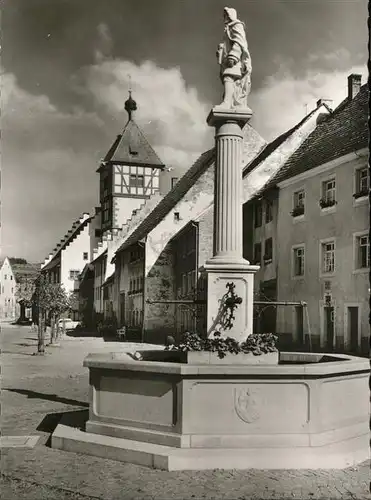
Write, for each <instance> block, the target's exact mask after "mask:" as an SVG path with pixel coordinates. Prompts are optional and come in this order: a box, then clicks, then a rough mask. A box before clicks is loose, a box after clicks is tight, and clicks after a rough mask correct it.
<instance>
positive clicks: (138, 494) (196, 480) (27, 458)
mask: <svg viewBox="0 0 371 500" xmlns="http://www.w3.org/2000/svg"><path fill="white" fill-rule="evenodd" d="M1 341H2V342H1V344H2V345H1V347H2V369H1V371H2V401H1V429H2V436H39V440H38V442H37V444H36V445H35V447H33V448H32V447H30V448H24V447H23V448H5V449H3V450H2V453H1V455H2V456H1V477H2V485H1V491H2V494H1V498H2V499H3V500H23V499H24V500H25V499H27V500H44V499H45V500H46V499H48V500H50V499H51V500H54V499H58V500H63V499H66V500H67V499H69V500H70V499H80V498H81V499H83V498H85V499H102V500H103V499H104V500H114V499H125V500H130V499H131V500H134V499H135V500H138V499H157V498H158V499H177V500H183V499H191V498H192V499H261V498H262V499H278V498H279V499H282V498H298V499H299V498H300V499H309V498H311V499H316V500H317V499H322V498H323V499H324V498H331V499H333V498H339V499H340V498H342V499H351V498H353V499H354V498H357V499H358V500H361V499H366V498H369V494H368V491H369V490H368V484H369V465H368V464H367V463H365V464H363V465H362V466H360V467H357V468H352V469H347V470H344V471H338V470H335V471H325V470H321V471H260V470H259V471H257V470H251V471H218V470H216V471H204V472H197V471H196V472H194V471H188V472H164V471H159V470H150V469H147V468H144V467H140V466H137V465H131V464H123V463H119V462H115V461H111V460H105V459H101V458H95V457H90V456H87V455H77V454H74V453H68V452H63V451H59V450H52V449H51V448H50V447H48V438H49V436H50V434H51V432H52V431H53V430H54V428H55V426H56V425H57V423H58V421H59V418H60V416H61V414H62V413H63V412H65V411H72V410H79V409H84V408H86V407H87V403H88V373H87V370H86V369H85V368H83V367H82V362H83V359H84V357H85V356H86V355H87V354H88V353H89V352H92V351H94V350H99V349H111V350H112V349H113V348H117V344H114V345H113V346H114V347H112V345H107V344H106V345H104V343H103V341H102V339H99V338H93V337H91V338H85V339H81V338H78V337H76V338H67V339H65V340H62V342H61V346H60V347H54V348H49V347H48V348H47V353H46V354H45V356H44V357H41V356H33V353H35V352H36V350H37V349H36V347H37V341H36V333H35V332H31V331H30V328H29V327H14V326H4V325H3V326H2V329H1ZM121 347H122V345H121Z"/></svg>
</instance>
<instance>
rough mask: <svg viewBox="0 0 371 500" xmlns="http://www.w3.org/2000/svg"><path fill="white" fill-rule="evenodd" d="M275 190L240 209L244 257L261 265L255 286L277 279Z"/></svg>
mask: <svg viewBox="0 0 371 500" xmlns="http://www.w3.org/2000/svg"><path fill="white" fill-rule="evenodd" d="M278 203H279V200H278V192H277V191H276V190H272V191H270V192H268V193H265V194H264V196H263V197H262V198H261V199H259V200H254V201H253V202H249V203H246V204H245V206H244V209H243V214H244V217H243V221H244V222H243V232H244V234H243V239H244V257H245V258H246V259H247V260H249V261H250V262H251V263H253V264H255V265H258V266H260V270H259V271H258V272H257V273H256V274H255V280H254V288H255V290H259V288H260V284H261V283H262V282H266V281H270V280H274V279H275V278H276V252H277V250H276V245H277V214H278Z"/></svg>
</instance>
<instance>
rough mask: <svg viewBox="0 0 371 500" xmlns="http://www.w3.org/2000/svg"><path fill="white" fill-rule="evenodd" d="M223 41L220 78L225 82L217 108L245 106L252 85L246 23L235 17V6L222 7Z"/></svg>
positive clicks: (219, 47)
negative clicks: (221, 98)
mask: <svg viewBox="0 0 371 500" xmlns="http://www.w3.org/2000/svg"><path fill="white" fill-rule="evenodd" d="M224 24H225V28H224V42H223V43H220V44H219V46H218V51H217V57H218V61H219V64H220V77H221V79H222V82H223V84H224V96H223V102H222V103H221V105H220V107H223V108H228V109H233V108H247V96H248V95H249V93H250V88H251V57H250V53H249V49H248V47H247V41H246V34H245V24H244V23H243V22H242V21H240V20H239V19H237V12H236V10H235V9H231V8H229V7H225V9H224Z"/></svg>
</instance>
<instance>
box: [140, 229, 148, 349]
mask: <svg viewBox="0 0 371 500" xmlns="http://www.w3.org/2000/svg"><path fill="white" fill-rule="evenodd" d="M146 249H147V235H146V236H145V238H144V259H143V293H142V311H143V313H142V332H141V339H140V341H141V343H142V344H143V342H144V331H145V326H144V325H145V317H146V297H147V293H146V292H147V286H146V283H147V281H146V255H147V252H146Z"/></svg>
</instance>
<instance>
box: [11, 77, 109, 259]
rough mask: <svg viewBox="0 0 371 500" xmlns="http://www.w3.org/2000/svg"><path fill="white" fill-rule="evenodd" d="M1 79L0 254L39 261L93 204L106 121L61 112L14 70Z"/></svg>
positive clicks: (76, 112) (82, 113)
mask: <svg viewBox="0 0 371 500" xmlns="http://www.w3.org/2000/svg"><path fill="white" fill-rule="evenodd" d="M2 84H3V85H2V106H1V107H2V170H3V171H2V178H3V182H2V188H3V189H2V192H1V198H2V238H1V239H2V254H3V255H11V256H12V255H13V256H15V255H20V256H25V257H28V258H30V259H32V260H40V259H43V257H44V256H45V255H46V254H47V253H49V251H50V250H51V249H52V248H53V247H54V246H55V243H56V242H57V241H58V240H59V239H60V238H61V236H62V235H63V234H61V233H64V232H65V231H67V230H68V228H69V227H68V226H69V225H70V224H71V223H72V221H73V220H74V219H76V218H77V217H78V216H79V215H80V214H81V213H82V212H83V211H84V210H86V208H88V209H89V208H90V207H91V206H92V205H94V202H95V198H96V196H95V194H96V187H95V186H96V182H97V179H96V174H95V168H96V166H97V163H98V162H97V160H98V158H99V156H98V155H97V151H96V146H95V144H96V143H97V141H98V140H99V138H101V137H102V136H103V137H104V126H103V125H104V124H103V122H102V121H101V120H100V118H99V117H98V116H97V115H96V114H95V113H88V112H84V111H83V110H79V109H76V110H74V111H73V112H71V113H63V112H61V111H59V110H58V109H57V108H56V107H55V106H54V105H53V104H52V103H51V102H50V100H49V98H48V97H47V96H45V95H38V96H37V95H36V96H35V95H32V94H30V93H28V92H26V91H25V90H23V89H22V88H20V86H19V85H18V83H17V80H16V78H15V77H14V75H13V74H10V73H5V74H3V75H2ZM97 156H98V158H96V157H97Z"/></svg>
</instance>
